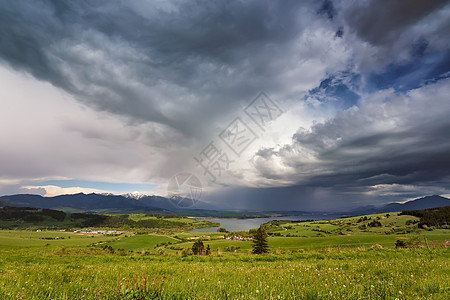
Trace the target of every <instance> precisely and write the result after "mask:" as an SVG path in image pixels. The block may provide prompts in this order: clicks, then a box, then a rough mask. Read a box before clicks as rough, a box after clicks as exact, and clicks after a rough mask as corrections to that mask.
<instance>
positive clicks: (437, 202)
mask: <svg viewBox="0 0 450 300" xmlns="http://www.w3.org/2000/svg"><path fill="white" fill-rule="evenodd" d="M447 205H450V199H448V198H445V197H442V196H439V195H433V196H426V197H423V198H419V199H415V200H411V201H408V202H405V203H390V204H387V205H385V206H383V207H381V210H380V212H390V211H402V210H419V209H428V208H435V207H441V206H447Z"/></svg>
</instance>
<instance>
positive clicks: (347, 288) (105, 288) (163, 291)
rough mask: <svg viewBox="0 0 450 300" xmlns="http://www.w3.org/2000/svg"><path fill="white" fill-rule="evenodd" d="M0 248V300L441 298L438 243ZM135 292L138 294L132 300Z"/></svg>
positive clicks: (442, 261) (443, 280)
mask: <svg viewBox="0 0 450 300" xmlns="http://www.w3.org/2000/svg"><path fill="white" fill-rule="evenodd" d="M36 251H37V249H36V248H28V249H20V250H17V249H16V250H11V249H9V250H7V249H1V250H0V298H1V299H319V298H326V299H417V298H421V299H447V296H448V293H450V286H449V272H450V269H449V261H450V254H449V252H448V251H447V249H445V248H434V249H431V250H428V249H424V248H421V249H400V250H394V249H390V250H386V249H383V250H374V251H354V250H352V251H344V252H341V253H336V252H334V253H317V252H311V253H302V254H278V255H262V256H257V255H250V256H247V255H229V254H228V255H220V256H217V255H213V256H185V257H183V256H176V255H163V256H160V255H150V256H142V255H139V254H133V255H128V256H119V255H111V254H107V253H105V252H102V250H99V249H98V248H86V247H84V248H79V247H73V248H67V249H65V250H61V249H49V250H46V251H41V252H39V253H37V252H36ZM140 297H142V298H140Z"/></svg>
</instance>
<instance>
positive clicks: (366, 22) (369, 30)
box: [347, 0, 449, 45]
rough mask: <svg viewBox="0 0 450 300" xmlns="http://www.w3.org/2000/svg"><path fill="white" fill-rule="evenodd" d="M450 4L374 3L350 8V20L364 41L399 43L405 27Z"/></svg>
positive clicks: (436, 0)
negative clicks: (398, 40) (397, 40)
mask: <svg viewBox="0 0 450 300" xmlns="http://www.w3.org/2000/svg"><path fill="white" fill-rule="evenodd" d="M448 3H449V1H448V0H429V1H422V0H397V1H389V0H371V1H368V2H361V3H359V4H357V5H355V6H354V7H352V8H351V9H349V11H348V12H347V21H348V23H349V25H350V26H351V27H352V28H354V29H355V30H356V32H357V34H358V36H359V37H361V38H362V39H363V40H366V41H368V42H369V43H371V44H373V45H385V44H389V43H392V42H393V41H395V40H396V39H397V38H398V37H399V36H400V35H401V34H402V31H404V29H405V28H408V26H410V25H413V24H415V23H416V22H418V21H419V20H421V19H422V18H424V17H426V16H427V15H429V14H431V13H432V12H434V11H436V10H438V9H440V8H442V7H443V6H444V5H446V4H448Z"/></svg>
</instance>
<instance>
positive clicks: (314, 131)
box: [256, 80, 450, 191]
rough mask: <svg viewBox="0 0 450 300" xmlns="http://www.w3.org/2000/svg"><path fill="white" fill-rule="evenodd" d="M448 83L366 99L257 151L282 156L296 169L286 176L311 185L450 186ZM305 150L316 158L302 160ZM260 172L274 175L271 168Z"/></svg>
mask: <svg viewBox="0 0 450 300" xmlns="http://www.w3.org/2000/svg"><path fill="white" fill-rule="evenodd" d="M448 83H449V81H448V80H442V81H441V82H439V83H437V84H432V85H429V86H425V87H422V88H420V89H417V90H413V91H410V92H409V93H408V94H407V95H406V96H403V95H399V94H393V93H389V94H386V95H385V96H380V97H381V98H380V99H377V100H373V99H372V100H367V102H366V103H364V104H362V105H361V106H360V108H352V109H349V110H347V111H345V112H343V113H340V114H338V115H337V116H336V117H335V118H333V119H330V120H328V121H326V122H324V123H318V124H316V125H314V126H313V127H312V128H311V129H310V130H308V131H306V130H299V132H297V133H296V134H295V135H294V136H293V143H292V144H291V145H286V146H284V147H282V148H281V149H279V150H278V151H274V150H273V149H271V150H270V151H267V150H264V151H260V152H259V153H257V155H256V156H257V157H259V159H261V160H263V161H264V160H267V159H269V158H270V157H271V156H276V157H284V158H285V159H284V165H285V166H287V167H289V168H292V169H293V170H294V172H293V173H292V172H291V173H289V175H288V176H289V177H291V178H295V177H297V178H298V180H299V181H298V182H299V183H301V185H302V186H307V187H313V186H315V187H324V188H334V189H336V190H340V191H344V190H346V189H348V188H350V190H351V189H353V188H358V187H361V188H366V189H367V188H369V187H371V186H376V185H394V184H397V185H399V184H400V185H434V186H437V187H438V186H440V187H442V188H446V187H447V188H448V183H449V182H448V180H449V178H450V157H449V155H448V153H450V136H449V134H448V133H449V132H450V119H449V118H448V114H449V113H450V103H449V101H448V92H450V91H449V88H448ZM305 152H306V153H312V155H313V156H314V157H315V159H314V160H312V161H307V162H306V163H305V162H304V160H301V159H300V160H298V159H297V158H301V157H302V156H303V153H305ZM256 162H258V158H257V159H256ZM256 166H258V163H257V164H256ZM308 169H310V171H308V172H307V173H306V174H304V172H305V171H307V170H308ZM260 171H261V173H262V174H264V176H265V177H267V178H270V172H269V171H268V170H267V169H261V170H260ZM296 173H297V174H302V173H303V174H304V176H298V175H297V174H296Z"/></svg>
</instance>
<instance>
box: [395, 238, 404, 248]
mask: <svg viewBox="0 0 450 300" xmlns="http://www.w3.org/2000/svg"><path fill="white" fill-rule="evenodd" d="M395 248H406V244H405V242H404V241H402V240H397V242H395Z"/></svg>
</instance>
